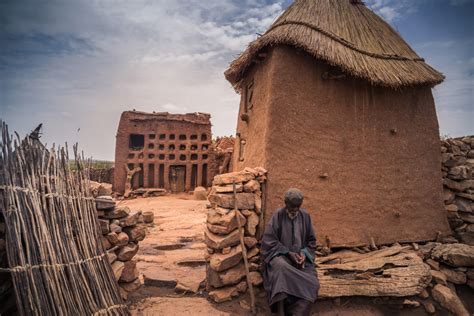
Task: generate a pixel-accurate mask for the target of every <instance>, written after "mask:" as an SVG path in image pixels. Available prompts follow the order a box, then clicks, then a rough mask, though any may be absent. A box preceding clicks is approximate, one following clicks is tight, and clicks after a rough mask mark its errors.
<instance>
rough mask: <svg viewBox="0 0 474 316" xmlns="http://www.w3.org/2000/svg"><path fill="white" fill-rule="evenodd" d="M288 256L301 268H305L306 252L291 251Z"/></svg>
mask: <svg viewBox="0 0 474 316" xmlns="http://www.w3.org/2000/svg"><path fill="white" fill-rule="evenodd" d="M288 256H289V257H290V260H291V261H292V262H293V263H294V264H295V265H296V266H297V267H299V268H304V260H305V255H304V253H302V252H301V253H296V252H289V253H288Z"/></svg>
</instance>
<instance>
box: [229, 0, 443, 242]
mask: <svg viewBox="0 0 474 316" xmlns="http://www.w3.org/2000/svg"><path fill="white" fill-rule="evenodd" d="M225 76H226V78H227V80H229V81H230V82H231V84H232V85H233V86H234V88H235V89H236V90H237V91H238V92H239V93H240V94H241V102H240V109H239V119H238V124H237V140H236V144H235V148H234V158H233V170H234V171H238V170H242V169H243V168H245V167H254V166H263V167H265V168H266V169H267V170H268V171H269V172H268V187H267V194H266V214H265V218H266V219H268V218H269V217H270V216H271V214H272V212H273V211H274V210H275V209H276V208H277V207H279V206H281V205H282V204H283V201H282V196H283V194H284V192H285V191H286V190H287V189H288V188H289V187H298V188H300V189H302V190H303V191H304V192H305V194H306V200H305V207H306V208H307V209H308V210H309V211H310V213H311V216H312V220H313V225H315V227H316V230H317V232H318V235H319V243H328V244H330V246H357V245H367V244H369V243H370V241H371V240H372V239H373V240H374V241H375V243H376V244H387V243H393V242H396V241H424V240H431V239H434V238H436V236H437V234H438V232H442V233H443V232H447V231H448V224H447V220H446V215H445V212H444V210H443V198H442V184H441V182H440V179H441V171H440V166H441V161H440V160H441V158H440V154H439V129H438V121H437V117H436V111H435V106H434V100H433V96H432V93H431V88H432V87H433V86H435V85H436V84H439V83H441V82H442V81H443V79H444V77H443V75H442V74H441V73H439V72H438V71H436V70H435V69H433V68H432V67H430V66H429V65H428V64H426V63H425V61H424V60H423V59H422V58H420V57H419V56H418V55H417V54H416V53H415V52H414V51H413V49H411V48H410V46H409V45H408V44H407V43H406V42H405V41H404V40H403V39H402V38H401V37H400V35H399V34H398V33H397V32H396V31H395V30H394V29H393V28H392V27H390V25H388V24H387V23H386V22H384V21H383V20H382V19H381V18H380V17H379V16H377V15H376V14H375V13H374V12H372V11H371V10H370V9H368V8H367V7H366V6H365V5H364V4H363V3H362V2H361V1H351V0H337V1H336V0H297V1H295V2H294V3H293V4H292V5H290V7H289V8H288V9H287V10H286V11H285V12H284V13H283V14H282V15H281V16H280V17H279V18H278V19H277V20H276V21H275V22H274V23H273V25H272V26H271V27H270V28H269V30H268V31H266V32H265V33H264V34H263V35H262V36H259V37H258V38H257V39H256V40H255V41H253V42H252V43H250V45H249V46H248V48H247V49H246V50H245V51H244V52H243V53H242V54H241V55H240V56H239V57H238V58H237V59H236V60H234V61H233V62H232V63H231V65H230V67H229V69H228V70H227V71H226V72H225Z"/></svg>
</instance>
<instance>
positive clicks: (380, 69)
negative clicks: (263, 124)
mask: <svg viewBox="0 0 474 316" xmlns="http://www.w3.org/2000/svg"><path fill="white" fill-rule="evenodd" d="M277 45H290V46H294V47H297V48H299V49H302V50H304V51H306V52H307V53H309V54H311V55H312V56H314V57H315V58H317V59H321V60H324V61H326V62H327V63H329V64H331V65H334V66H338V67H340V68H341V69H342V70H343V71H345V72H346V73H348V74H351V75H353V76H355V77H359V78H363V79H366V80H368V81H370V82H371V83H373V84H375V85H382V86H390V87H393V88H399V87H402V86H411V85H419V84H428V85H432V86H434V85H436V84H438V83H441V82H442V81H443V79H444V76H443V75H442V74H441V73H440V72H438V71H436V70H435V69H433V68H432V67H430V66H429V65H428V64H427V63H425V62H424V60H423V59H422V58H420V57H419V56H418V55H417V54H416V53H415V52H414V51H413V49H411V47H410V46H409V45H408V44H407V43H406V42H405V41H404V40H403V39H402V38H401V36H400V34H398V32H396V31H395V30H394V29H393V28H392V27H391V26H390V25H389V24H388V23H386V22H385V21H384V20H382V18H380V17H379V16H377V15H376V14H375V13H374V12H372V11H371V10H370V9H368V8H367V7H366V6H365V5H364V4H362V3H361V1H357V0H295V2H294V3H293V4H292V5H290V6H289V7H288V9H287V10H286V11H285V12H284V13H283V14H282V15H281V16H280V17H279V18H278V19H277V20H276V21H275V23H273V25H272V26H271V27H270V28H269V29H268V30H267V31H266V32H265V34H263V35H262V36H260V37H259V38H257V39H256V40H255V41H253V42H252V43H250V45H249V46H248V48H247V49H246V50H245V51H244V52H243V53H242V54H241V55H240V56H239V57H238V58H237V59H236V60H234V61H233V62H232V63H231V65H230V67H229V69H227V71H226V72H225V76H226V78H227V80H229V81H230V82H231V83H232V84H233V85H234V87H235V88H237V89H238V90H239V88H240V87H239V82H240V81H241V79H242V78H243V77H244V76H245V72H246V70H247V69H248V68H249V66H251V65H252V63H253V62H254V61H255V60H256V58H257V55H258V53H259V52H260V51H261V50H262V49H264V48H266V47H270V46H277Z"/></svg>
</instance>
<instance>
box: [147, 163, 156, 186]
mask: <svg viewBox="0 0 474 316" xmlns="http://www.w3.org/2000/svg"><path fill="white" fill-rule="evenodd" d="M148 187H149V188H154V187H155V164H152V163H151V164H149V165H148Z"/></svg>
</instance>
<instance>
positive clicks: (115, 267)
mask: <svg viewBox="0 0 474 316" xmlns="http://www.w3.org/2000/svg"><path fill="white" fill-rule="evenodd" d="M124 268H125V263H123V262H122V261H115V262H114V263H112V271H113V272H114V276H115V280H117V281H118V280H119V279H120V276H121V275H122V271H123V269H124Z"/></svg>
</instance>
